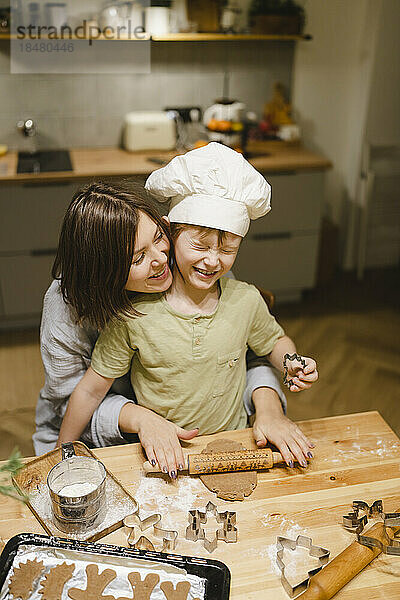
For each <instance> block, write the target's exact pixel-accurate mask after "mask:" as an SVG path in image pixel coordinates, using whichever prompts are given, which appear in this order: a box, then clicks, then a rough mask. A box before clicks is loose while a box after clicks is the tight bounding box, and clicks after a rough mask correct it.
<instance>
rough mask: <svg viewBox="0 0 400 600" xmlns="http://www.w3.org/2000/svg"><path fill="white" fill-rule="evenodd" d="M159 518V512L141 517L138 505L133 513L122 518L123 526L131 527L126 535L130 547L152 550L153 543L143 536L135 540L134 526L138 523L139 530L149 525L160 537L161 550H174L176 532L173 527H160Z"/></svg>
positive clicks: (143, 529) (160, 517)
mask: <svg viewBox="0 0 400 600" xmlns="http://www.w3.org/2000/svg"><path fill="white" fill-rule="evenodd" d="M161 520H162V516H161V515H160V513H154V514H153V515H149V516H148V517H146V518H145V519H141V518H140V516H139V507H138V508H137V510H136V511H135V512H134V513H132V514H131V515H128V516H127V517H125V519H124V520H123V523H124V525H125V527H128V528H130V529H131V531H130V533H129V536H128V545H129V546H130V547H132V548H136V549H137V550H154V544H153V543H152V542H151V541H150V540H149V539H148V538H147V537H145V536H141V537H140V538H139V539H138V540H137V541H136V542H135V538H136V535H135V528H136V526H137V525H138V526H139V529H140V531H145V530H146V529H148V528H149V527H153V534H154V535H155V536H157V537H159V538H161V539H162V548H161V552H170V551H171V550H175V547H176V541H177V538H178V532H177V531H175V530H174V529H164V528H163V527H161Z"/></svg>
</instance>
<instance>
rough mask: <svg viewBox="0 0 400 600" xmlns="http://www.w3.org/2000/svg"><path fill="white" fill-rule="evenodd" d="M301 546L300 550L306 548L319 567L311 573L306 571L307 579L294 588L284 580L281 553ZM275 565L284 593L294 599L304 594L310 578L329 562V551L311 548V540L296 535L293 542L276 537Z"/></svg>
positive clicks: (318, 547) (315, 547)
mask: <svg viewBox="0 0 400 600" xmlns="http://www.w3.org/2000/svg"><path fill="white" fill-rule="evenodd" d="M299 546H301V547H302V548H306V549H307V550H308V553H309V555H310V556H313V557H314V558H318V560H319V565H318V567H315V568H314V569H311V571H308V573H307V577H306V578H305V579H304V580H303V581H301V582H300V583H298V584H296V585H295V586H293V585H291V584H290V583H289V581H288V580H287V579H286V575H285V563H284V562H283V552H284V550H285V549H286V550H296V548H297V547H299ZM276 550H277V552H276V564H277V565H278V568H279V570H280V572H281V583H282V586H283V587H284V588H285V591H286V593H287V594H288V596H290V598H294V597H295V596H297V595H298V594H300V593H301V592H304V591H305V590H306V589H307V588H308V584H309V583H310V578H311V577H312V576H313V575H315V574H316V573H318V571H320V570H321V569H322V567H323V566H324V565H326V563H327V562H328V560H329V555H330V550H327V549H326V548H321V547H320V546H313V543H312V539H311V538H310V537H307V536H305V535H298V536H297V538H296V539H295V540H291V539H289V538H285V537H282V536H278V537H277V538H276Z"/></svg>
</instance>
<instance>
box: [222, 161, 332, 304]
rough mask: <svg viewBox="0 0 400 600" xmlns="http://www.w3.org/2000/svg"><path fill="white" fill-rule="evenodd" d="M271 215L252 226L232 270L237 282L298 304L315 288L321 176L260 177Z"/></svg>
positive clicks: (322, 178) (321, 203) (297, 174)
mask: <svg viewBox="0 0 400 600" xmlns="http://www.w3.org/2000/svg"><path fill="white" fill-rule="evenodd" d="M265 177H266V179H267V181H269V183H270V184H271V187H272V201H271V206H272V210H271V211H270V212H269V213H268V214H267V215H266V216H265V217H261V218H260V219H257V220H256V221H253V222H252V223H251V225H250V230H249V232H248V234H247V236H246V237H245V238H244V239H243V241H242V243H241V247H240V250H239V254H238V257H237V259H236V262H235V265H234V273H235V276H236V277H237V278H238V279H241V280H243V281H248V282H249V283H254V284H255V285H257V286H259V287H262V288H265V289H268V290H271V291H272V292H273V293H274V294H275V296H276V298H277V300H278V301H290V300H296V299H299V298H300V296H301V292H302V290H304V289H307V288H312V287H313V286H314V284H315V274H316V266H317V260H318V243H319V230H320V221H321V209H322V205H323V182H324V174H323V172H309V173H293V174H290V173H286V174H284V173H282V174H276V175H269V174H265Z"/></svg>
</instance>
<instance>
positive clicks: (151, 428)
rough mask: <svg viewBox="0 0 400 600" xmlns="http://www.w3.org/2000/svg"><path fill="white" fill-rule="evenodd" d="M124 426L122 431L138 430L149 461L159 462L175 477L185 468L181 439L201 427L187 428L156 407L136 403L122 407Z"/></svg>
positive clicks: (121, 416) (190, 436) (121, 422)
mask: <svg viewBox="0 0 400 600" xmlns="http://www.w3.org/2000/svg"><path fill="white" fill-rule="evenodd" d="M128 421H129V424H128V427H126V426H125V424H126V423H127V422H128ZM120 427H121V429H122V431H132V432H136V433H137V434H138V436H139V439H140V443H141V444H142V446H143V449H144V451H145V452H146V455H147V458H148V460H149V462H150V463H151V464H152V465H153V466H155V465H156V463H158V464H159V466H160V469H161V471H162V472H163V473H169V475H170V477H171V478H172V479H176V477H177V474H178V471H180V470H182V469H184V468H185V460H184V456H183V452H182V447H181V444H180V442H179V440H191V439H193V438H194V437H196V435H197V434H198V433H199V430H198V429H191V430H190V431H186V429H182V427H178V425H175V424H174V423H171V422H170V421H167V419H164V417H161V416H160V415H157V414H156V413H155V412H153V411H152V410H149V409H147V408H144V407H143V406H137V405H135V404H132V403H129V404H126V405H125V406H123V407H122V410H121V413H120Z"/></svg>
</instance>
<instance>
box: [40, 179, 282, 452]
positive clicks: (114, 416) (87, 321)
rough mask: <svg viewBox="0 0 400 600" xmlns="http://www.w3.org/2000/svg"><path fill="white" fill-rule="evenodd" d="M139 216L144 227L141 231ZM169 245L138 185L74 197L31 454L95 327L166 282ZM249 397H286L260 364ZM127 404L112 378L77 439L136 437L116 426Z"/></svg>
mask: <svg viewBox="0 0 400 600" xmlns="http://www.w3.org/2000/svg"><path fill="white" fill-rule="evenodd" d="M141 215H145V216H146V219H145V220H143V222H144V223H145V224H147V225H148V227H147V229H146V227H144V228H143V227H142V228H141V229H140V231H139V222H140V216H141ZM154 225H155V226H156V227H154ZM149 230H151V231H150V237H149ZM170 247H171V242H170V237H169V232H168V229H167V227H166V225H165V223H164V221H163V220H162V219H161V217H160V216H159V214H158V212H157V210H156V209H155V208H154V207H153V206H152V203H151V197H150V196H149V194H148V193H147V192H146V190H145V189H144V188H143V187H142V186H139V185H136V186H133V185H129V186H126V185H121V184H118V185H116V184H108V183H92V184H89V185H86V186H84V187H83V188H81V189H80V190H78V191H77V193H76V194H75V196H74V198H73V200H72V202H71V205H70V206H69V208H68V210H67V213H66V215H65V218H64V221H63V225H62V229H61V235H60V242H59V248H58V252H57V256H56V259H55V262H54V266H53V269H52V276H53V278H54V281H53V282H52V284H51V285H50V287H49V289H48V291H47V293H46V295H45V299H44V306H43V315H42V323H41V332H40V339H41V352H42V359H43V365H44V369H45V384H44V387H43V388H42V390H41V392H40V395H39V399H38V404H37V408H36V432H35V433H34V435H33V443H34V447H35V452H36V454H42V453H44V452H47V451H49V450H52V449H53V448H54V447H55V445H56V441H57V438H58V434H59V430H60V426H61V422H62V419H63V416H64V414H65V411H66V407H67V403H68V399H69V396H70V394H71V393H72V391H73V390H74V388H75V386H76V384H77V383H78V381H80V379H81V378H82V377H83V375H84V373H85V372H86V370H87V369H88V367H89V365H90V360H91V354H92V350H93V348H94V345H95V343H96V340H97V337H98V334H99V330H101V329H102V328H103V327H104V326H105V324H106V323H107V321H109V320H110V319H113V318H118V316H119V315H121V314H129V313H130V305H131V300H132V297H134V295H135V293H137V292H140V293H143V292H146V293H152V292H162V291H165V290H167V289H168V288H169V286H170V285H171V283H172V275H171V271H170V264H169V251H170ZM139 251H140V252H139ZM134 255H135V262H132V261H133V257H134ZM138 256H139V260H138ZM252 394H255V395H258V396H260V395H265V396H273V397H274V400H276V395H277V394H279V397H280V398H281V401H282V402H283V403H284V402H285V399H284V396H283V394H282V392H281V391H280V386H279V381H278V379H277V377H276V376H275V374H274V373H273V371H272V370H271V369H270V368H269V367H266V366H257V367H255V368H253V369H251V370H249V372H248V384H247V388H246V392H245V403H246V405H247V406H248V407H250V405H251V396H252ZM133 402H134V394H133V391H132V388H131V386H130V384H129V380H128V378H127V377H124V378H120V379H118V380H116V381H115V383H114V384H113V386H112V388H111V390H110V392H109V393H108V394H107V396H106V397H105V399H104V400H103V402H102V403H101V404H100V406H99V407H98V408H97V409H96V410H95V412H94V414H93V416H92V418H91V420H90V423H89V425H88V426H87V428H86V429H85V431H84V433H83V434H82V436H81V439H82V441H84V442H85V443H86V444H87V445H88V446H91V447H93V446H94V447H101V446H108V445H114V444H121V443H124V442H126V441H130V440H132V439H134V440H137V437H136V436H134V437H133V438H132V436H131V435H129V434H125V433H124V431H123V430H121V427H120V425H121V423H120V416H121V411H122V409H123V408H124V407H125V409H124V411H123V414H124V415H125V414H126V411H127V410H128V409H130V408H132V410H133V408H134V405H133ZM130 403H132V407H130V406H127V405H128V404H130ZM122 429H123V428H122ZM196 434H197V431H196V430H192V431H190V432H187V431H185V430H183V429H181V428H179V427H177V426H175V425H172V424H171V436H173V435H175V436H178V438H179V439H185V440H189V439H191V438H192V437H194V436H195V435H196Z"/></svg>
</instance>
